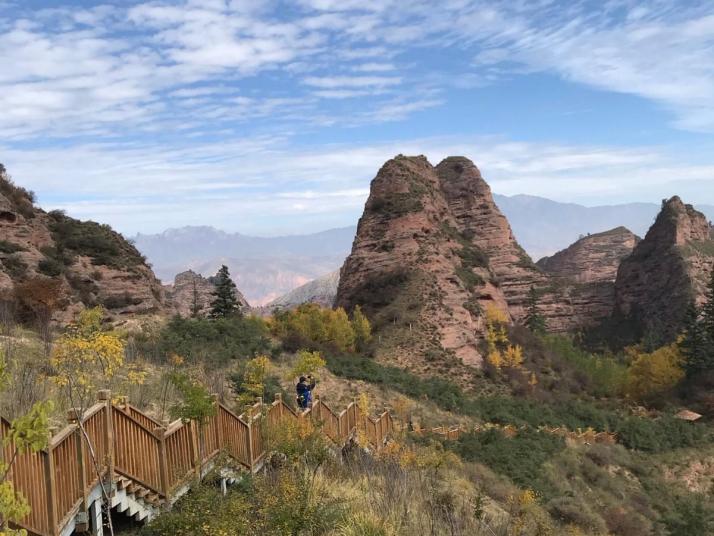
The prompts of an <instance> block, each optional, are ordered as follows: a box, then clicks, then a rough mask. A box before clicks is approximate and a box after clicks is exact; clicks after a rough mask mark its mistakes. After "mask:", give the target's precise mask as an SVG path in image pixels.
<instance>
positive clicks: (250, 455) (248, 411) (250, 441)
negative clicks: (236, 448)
mask: <svg viewBox="0 0 714 536" xmlns="http://www.w3.org/2000/svg"><path fill="white" fill-rule="evenodd" d="M244 415H245V416H246V418H247V420H248V465H250V472H251V473H252V472H253V406H250V405H249V406H248V408H247V409H246V410H245V413H244Z"/></svg>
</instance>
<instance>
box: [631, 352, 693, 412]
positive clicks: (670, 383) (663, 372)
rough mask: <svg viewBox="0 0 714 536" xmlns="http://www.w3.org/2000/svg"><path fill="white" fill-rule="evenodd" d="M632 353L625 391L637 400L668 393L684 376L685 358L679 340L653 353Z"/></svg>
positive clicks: (646, 399)
mask: <svg viewBox="0 0 714 536" xmlns="http://www.w3.org/2000/svg"><path fill="white" fill-rule="evenodd" d="M632 353H633V354H634V356H633V361H632V363H631V364H630V366H629V368H628V369H627V380H626V383H625V392H626V393H627V395H628V396H630V397H632V398H634V399H635V400H639V401H648V400H651V399H652V398H654V397H656V396H658V395H660V394H663V393H666V392H667V391H669V390H670V389H672V388H673V387H674V386H675V385H677V384H678V383H679V382H680V381H681V380H682V379H683V378H684V369H683V367H682V365H683V361H684V359H683V357H682V353H681V351H680V349H679V343H678V342H674V343H672V344H669V345H667V346H662V347H661V348H658V349H657V350H655V351H654V352H651V353H639V352H637V351H633V352H632Z"/></svg>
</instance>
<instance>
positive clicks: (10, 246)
mask: <svg viewBox="0 0 714 536" xmlns="http://www.w3.org/2000/svg"><path fill="white" fill-rule="evenodd" d="M18 251H25V248H24V247H22V246H21V245H20V244H15V243H14V242H8V241H7V240H0V253H17V252H18Z"/></svg>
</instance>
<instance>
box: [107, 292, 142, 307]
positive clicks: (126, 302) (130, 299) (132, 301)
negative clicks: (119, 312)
mask: <svg viewBox="0 0 714 536" xmlns="http://www.w3.org/2000/svg"><path fill="white" fill-rule="evenodd" d="M141 301H142V300H141V298H137V297H134V296H132V295H131V294H130V293H129V292H124V294H114V295H112V296H107V297H106V298H104V299H103V300H102V305H104V307H106V308H107V309H123V308H124V307H129V306H130V305H138V304H140V303H141Z"/></svg>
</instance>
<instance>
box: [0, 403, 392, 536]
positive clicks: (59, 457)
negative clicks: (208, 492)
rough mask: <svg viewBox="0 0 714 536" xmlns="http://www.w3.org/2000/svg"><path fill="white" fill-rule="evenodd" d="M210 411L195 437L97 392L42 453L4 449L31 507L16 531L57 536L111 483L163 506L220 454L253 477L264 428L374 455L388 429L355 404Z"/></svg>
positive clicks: (193, 427) (192, 429) (191, 427)
mask: <svg viewBox="0 0 714 536" xmlns="http://www.w3.org/2000/svg"><path fill="white" fill-rule="evenodd" d="M215 405H216V413H215V415H214V416H212V417H210V418H209V419H208V420H207V422H206V423H204V425H203V429H202V433H199V429H198V425H197V424H196V423H194V422H183V421H181V420H177V421H175V422H172V423H170V424H168V425H165V426H164V425H162V423H160V422H159V421H157V420H155V419H153V418H151V417H150V416H148V415H146V414H144V413H142V412H141V411H140V410H138V409H137V408H135V407H133V406H131V405H130V404H129V403H128V401H127V400H126V399H123V400H122V401H120V402H119V403H117V404H114V403H112V401H111V396H110V394H109V393H108V392H106V391H104V392H102V393H100V400H99V402H98V403H97V404H95V405H94V406H92V407H91V408H89V409H88V410H87V411H86V412H84V414H83V415H81V421H79V418H80V415H78V414H77V413H78V412H77V411H71V412H70V415H69V417H68V424H67V426H65V428H63V429H62V430H60V431H59V432H58V433H56V434H54V435H53V436H52V437H51V438H50V440H49V443H48V447H47V449H45V450H42V451H40V452H36V453H29V452H28V453H23V454H17V455H15V448H14V445H13V444H12V443H11V442H10V443H8V444H7V445H5V446H4V447H3V448H2V449H0V455H2V457H3V459H4V460H5V461H6V462H8V463H9V462H10V461H11V460H13V458H14V461H13V464H12V468H11V470H10V472H9V479H10V480H11V481H12V482H13V484H14V486H15V489H16V490H17V491H19V492H20V493H22V495H23V496H24V497H25V498H26V499H27V500H28V502H29V504H30V507H31V512H30V514H29V515H28V516H27V517H26V518H25V519H23V520H22V522H21V523H20V528H24V529H26V530H28V531H29V532H30V533H31V534H35V535H38V536H57V535H59V534H60V533H61V532H62V530H63V529H64V528H65V527H66V526H67V525H68V524H69V523H70V522H71V521H72V520H73V519H75V516H77V514H78V513H80V512H86V510H87V508H88V507H89V504H88V500H89V496H90V494H91V492H92V490H93V489H95V488H96V487H97V486H98V484H99V483H100V481H101V482H103V483H104V484H105V488H106V489H109V490H111V489H112V485H113V484H114V483H116V482H117V481H118V480H119V479H125V480H129V481H131V482H132V483H133V484H134V485H136V486H139V487H141V488H143V489H144V490H146V494H147V495H151V496H152V497H154V498H155V499H156V501H157V502H158V503H163V504H170V503H171V502H172V499H174V498H175V497H176V496H177V494H178V493H179V490H181V489H183V488H185V486H186V485H190V484H191V482H193V481H195V479H196V478H197V477H200V476H202V475H201V469H202V468H204V469H205V468H206V467H209V466H211V463H212V461H213V460H214V458H215V457H216V456H217V454H219V453H220V452H224V453H225V454H227V455H228V456H230V457H231V458H232V459H233V460H234V461H235V462H237V464H238V465H239V466H240V467H242V468H243V469H244V470H246V471H251V472H255V471H257V470H259V469H260V467H261V466H262V461H263V459H264V457H265V454H266V452H265V443H264V441H263V430H264V424H265V423H270V424H273V425H275V424H278V423H279V422H280V421H281V420H283V419H293V420H298V419H311V420H312V422H315V423H318V424H319V426H320V428H321V430H322V431H323V432H324V433H325V435H326V436H327V437H328V438H329V439H330V440H332V441H333V442H334V443H335V444H336V445H337V446H343V445H345V444H346V443H347V442H348V441H349V440H350V439H351V438H352V437H354V436H355V435H356V434H357V431H358V430H362V432H363V433H364V436H365V438H366V440H367V441H368V442H369V443H370V444H371V445H372V447H373V448H377V449H378V448H380V447H381V446H382V445H383V444H384V442H385V441H386V439H387V437H388V435H389V434H390V433H391V432H392V430H393V421H392V417H391V414H390V413H389V412H388V411H386V410H385V411H384V412H383V413H381V414H380V415H379V416H377V417H376V418H373V417H370V416H368V415H363V414H362V412H361V411H360V409H359V407H358V406H357V404H356V403H351V404H349V405H348V406H347V408H346V409H344V410H343V411H342V412H340V413H337V412H335V411H333V410H332V409H331V408H330V407H329V406H328V405H327V404H325V403H324V402H323V401H322V400H319V399H318V400H316V401H315V404H314V405H313V407H312V408H311V409H310V410H308V411H306V412H304V413H298V412H296V411H295V410H293V409H292V408H291V407H289V406H288V405H287V404H285V402H284V401H283V400H282V399H281V397H280V396H276V399H275V401H274V402H272V403H271V404H269V405H267V404H263V402H262V400H259V402H258V403H256V404H254V405H253V406H251V407H249V408H248V409H247V410H246V412H244V413H243V414H242V415H236V414H235V413H233V412H232V411H231V410H230V409H228V408H227V407H226V406H224V405H223V404H221V403H220V402H218V401H216V402H215ZM80 422H81V426H80ZM9 432H10V423H9V422H8V421H6V420H5V419H1V418H0V440H3V439H4V438H5V437H7V436H8V434H9Z"/></svg>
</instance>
